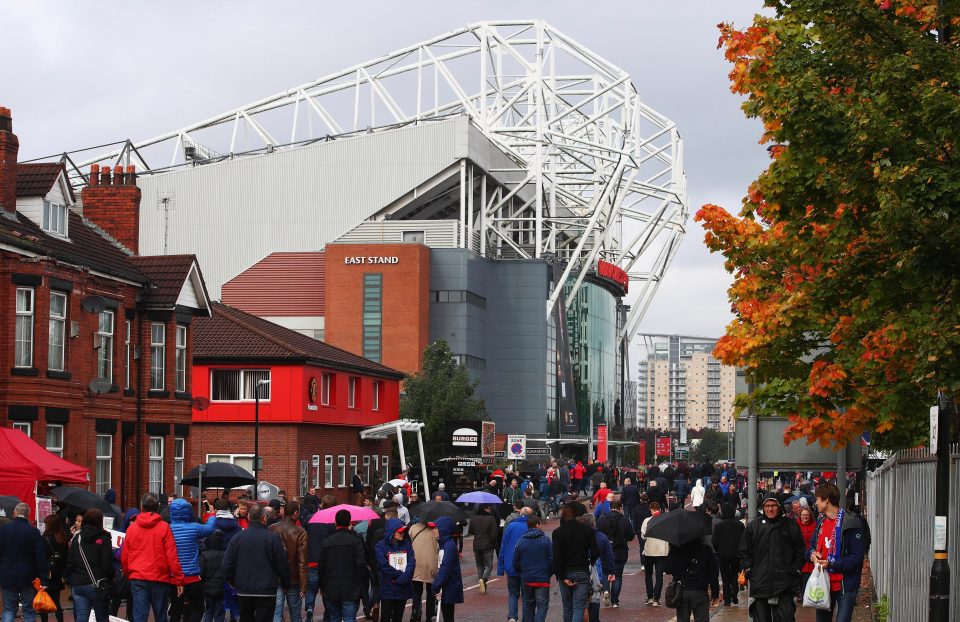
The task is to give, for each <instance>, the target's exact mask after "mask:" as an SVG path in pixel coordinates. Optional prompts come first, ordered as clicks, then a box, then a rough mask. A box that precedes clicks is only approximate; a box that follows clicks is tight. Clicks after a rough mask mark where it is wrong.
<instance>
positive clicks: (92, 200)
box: [81, 164, 140, 255]
mask: <svg viewBox="0 0 960 622" xmlns="http://www.w3.org/2000/svg"><path fill="white" fill-rule="evenodd" d="M81 198H82V201H83V216H84V217H85V218H86V219H87V220H89V221H91V222H93V223H95V224H96V225H97V226H98V227H100V228H101V229H103V230H104V231H106V232H107V233H109V234H110V235H111V236H112V237H113V238H114V239H115V240H117V241H118V242H120V243H121V244H123V245H124V246H125V247H126V248H127V249H129V250H130V251H131V252H132V253H133V254H134V255H136V254H138V253H139V248H140V188H138V187H137V174H136V171H135V169H134V167H133V165H132V164H131V165H128V166H127V167H126V170H125V171H124V168H123V167H122V166H120V165H117V166H116V167H115V168H114V169H113V174H112V175H111V171H110V167H109V166H104V167H102V168H101V167H100V165H98V164H93V165H91V166H90V182H89V184H88V185H87V187H86V188H84V189H83V192H82V193H81Z"/></svg>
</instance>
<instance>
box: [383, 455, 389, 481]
mask: <svg viewBox="0 0 960 622" xmlns="http://www.w3.org/2000/svg"><path fill="white" fill-rule="evenodd" d="M383 481H385V482H389V481H390V456H383Z"/></svg>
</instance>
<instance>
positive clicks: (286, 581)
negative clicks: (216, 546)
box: [223, 504, 290, 622]
mask: <svg viewBox="0 0 960 622" xmlns="http://www.w3.org/2000/svg"><path fill="white" fill-rule="evenodd" d="M247 520H248V521H249V527H247V528H246V529H245V530H244V531H243V532H242V533H240V534H238V535H236V536H234V538H233V539H232V540H231V541H230V546H228V547H227V553H226V555H224V558H223V564H224V577H225V578H226V580H227V581H228V582H229V583H230V584H231V585H232V586H233V587H234V588H235V589H236V591H237V598H238V599H239V600H240V622H268V621H269V620H272V619H273V610H274V608H275V606H276V602H277V586H278V585H279V586H280V587H281V588H282V589H283V590H284V591H287V590H288V589H289V588H290V562H289V560H288V559H287V553H286V551H285V550H284V548H283V542H282V541H281V540H280V536H278V535H277V534H275V533H273V532H271V531H270V530H268V529H267V513H266V509H265V508H264V507H263V506H261V505H259V504H257V505H251V506H250V509H249V510H248V511H247Z"/></svg>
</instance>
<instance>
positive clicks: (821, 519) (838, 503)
mask: <svg viewBox="0 0 960 622" xmlns="http://www.w3.org/2000/svg"><path fill="white" fill-rule="evenodd" d="M402 477H403V474H401V478H402ZM744 483H745V482H744V477H743V475H742V474H741V473H739V472H737V470H736V469H735V468H734V467H733V466H732V465H722V464H719V465H713V464H703V465H686V464H678V465H672V464H671V465H665V466H664V467H660V466H651V467H649V468H646V469H644V468H641V469H623V468H616V467H614V466H611V465H609V464H605V463H593V464H588V465H584V464H583V463H582V462H577V461H571V462H570V463H569V464H558V463H557V462H552V464H549V465H542V466H540V467H539V468H537V469H536V470H534V471H533V472H531V473H527V474H523V475H521V474H520V473H514V472H512V471H510V470H509V469H506V470H502V471H501V470H499V469H498V470H495V471H494V472H493V473H492V474H491V476H490V479H489V480H488V481H487V483H486V485H485V488H486V490H487V491H488V492H491V493H493V494H496V495H497V497H499V498H500V499H502V500H503V502H504V503H503V504H480V505H477V506H476V507H475V508H473V510H474V511H473V512H472V515H471V516H469V518H468V520H465V521H460V522H458V521H455V520H454V519H452V518H451V517H449V516H440V517H439V518H436V519H434V520H421V519H420V514H421V512H420V510H421V509H422V508H424V507H426V506H424V505H423V504H425V503H426V502H428V501H439V502H443V501H450V500H451V495H450V493H449V492H448V491H447V490H446V489H445V486H443V485H442V484H441V485H440V486H438V489H437V490H436V491H435V492H434V494H433V495H432V496H431V499H428V500H425V499H421V498H420V496H419V495H418V493H417V491H416V490H415V488H414V487H413V486H412V485H409V484H408V485H401V486H393V485H390V484H385V485H383V487H382V488H380V489H379V490H376V491H375V493H376V494H374V495H371V496H364V494H362V493H360V494H357V495H356V496H355V497H353V499H352V500H353V501H354V503H355V504H358V505H362V506H364V507H366V508H368V509H369V510H372V511H373V512H372V513H371V514H370V516H376V518H368V519H364V520H355V519H354V518H353V515H352V513H351V511H350V510H349V509H341V510H339V511H337V510H336V508H334V506H336V505H337V504H338V501H337V499H336V498H335V497H333V496H332V495H325V496H318V495H317V494H316V490H315V489H314V488H310V489H309V490H308V492H307V494H306V495H304V496H303V497H302V498H300V499H292V498H291V499H288V498H287V496H286V494H285V493H284V492H283V491H281V493H280V494H279V495H278V497H277V498H276V499H273V500H271V501H270V502H269V503H268V504H261V503H257V502H253V501H252V500H249V499H238V500H231V498H230V496H229V495H224V496H223V497H221V498H219V499H217V500H216V501H215V502H214V503H213V504H212V505H211V504H209V503H207V502H206V501H204V502H203V504H202V505H201V511H200V514H199V516H198V515H197V513H196V512H195V511H194V508H193V506H192V505H191V504H190V503H189V502H187V501H186V500H184V499H173V500H171V501H169V502H167V499H166V498H163V497H159V496H158V495H155V494H153V493H147V494H145V495H143V497H142V498H141V500H140V504H139V508H136V509H130V510H128V511H127V512H125V513H124V515H123V518H122V521H121V524H120V525H118V526H117V530H118V531H123V532H124V536H123V539H122V543H121V544H120V545H119V546H117V547H116V548H114V545H115V544H116V542H115V539H114V538H113V537H112V534H111V533H109V532H108V531H106V530H105V529H104V515H103V513H102V512H101V511H100V510H98V509H90V510H87V511H86V512H83V513H81V514H79V515H78V517H77V520H76V521H72V522H71V523H70V525H69V527H68V521H67V520H66V519H65V517H63V516H61V515H60V514H51V515H49V516H47V517H45V518H44V520H43V524H44V529H43V531H42V532H41V531H40V530H38V529H36V528H34V527H33V525H32V524H31V523H30V522H29V519H30V508H29V507H28V506H27V505H26V504H20V505H18V506H17V507H16V509H15V511H14V517H13V519H12V520H9V521H8V522H7V524H4V525H3V526H0V587H2V589H3V622H13V620H14V616H15V615H16V613H17V611H18V609H19V608H20V607H21V606H22V610H23V618H24V622H34V621H35V613H34V611H33V608H32V603H33V598H34V596H35V589H34V580H35V579H36V580H38V583H39V584H40V585H41V586H42V587H43V589H45V590H46V591H47V593H48V594H49V595H50V597H51V598H52V600H53V601H54V603H56V611H55V612H53V611H52V612H51V613H53V615H54V616H55V617H56V620H57V622H62V621H63V610H62V607H61V605H60V596H61V592H62V591H63V590H64V589H65V588H66V586H69V588H70V593H71V596H70V598H71V599H72V601H73V614H74V619H75V620H76V621H77V622H88V620H89V619H90V617H91V615H93V616H94V617H95V618H96V620H97V622H108V616H110V615H118V614H119V612H120V609H121V607H123V606H124V605H125V607H126V608H125V611H124V614H125V616H126V617H127V618H128V619H130V620H132V621H133V622H146V621H147V620H148V618H149V616H150V614H151V613H152V614H153V618H154V620H155V621H156V622H167V620H172V622H201V620H202V621H203V622H225V620H230V621H231V622H232V621H234V620H240V622H267V621H268V620H273V621H274V622H281V621H282V620H283V618H284V617H287V618H288V619H289V620H290V622H313V621H314V619H315V618H316V619H317V622H320V620H322V621H323V622H340V621H351V622H352V621H353V620H355V619H356V618H357V617H359V616H363V617H364V618H365V619H369V620H375V621H377V622H380V621H383V622H403V621H404V617H405V613H406V610H407V606H408V603H409V602H410V601H412V603H411V606H410V613H409V618H407V620H408V621H409V622H436V620H438V619H442V620H444V622H453V621H454V619H455V609H456V605H457V604H459V603H462V602H463V601H464V584H463V578H462V575H461V569H460V564H461V556H462V549H463V545H464V541H465V540H467V539H468V538H465V537H464V534H467V536H470V538H469V539H470V540H472V549H473V553H474V559H475V560H476V570H477V579H476V580H477V586H476V587H477V588H478V589H479V592H480V593H481V594H486V593H488V588H487V583H488V582H489V581H490V578H491V576H492V575H493V574H494V573H496V574H497V575H500V576H504V575H505V576H506V590H505V592H506V595H507V606H506V614H505V615H506V619H507V620H508V622H518V621H520V620H522V621H523V622H543V621H544V620H546V619H547V613H548V611H549V608H550V594H551V586H552V585H553V581H554V580H555V581H556V583H555V585H556V587H557V589H558V591H559V593H560V600H561V606H562V619H563V622H572V621H574V620H576V621H577V622H579V621H580V620H582V619H584V616H586V617H587V618H588V619H589V620H590V621H591V622H598V621H599V619H600V614H601V610H602V609H603V608H604V607H610V608H619V607H620V596H621V593H622V588H623V576H624V567H625V565H626V564H627V562H628V560H629V559H630V556H631V550H632V549H634V548H635V547H636V551H637V553H636V554H637V555H638V560H639V562H640V564H641V566H642V568H643V575H644V587H645V589H646V605H647V606H648V607H652V608H656V607H660V606H662V605H664V604H670V606H674V607H676V608H677V619H678V620H681V621H688V620H690V619H691V618H692V619H693V620H696V621H697V622H701V621H705V620H707V619H708V613H709V610H710V607H711V605H714V606H719V604H720V603H721V602H722V603H724V604H726V605H731V604H737V603H738V602H739V599H740V598H742V597H743V596H744V594H743V590H748V592H746V594H747V595H748V596H749V599H750V607H749V611H750V615H751V618H752V619H753V620H756V621H761V622H767V621H769V622H773V621H774V620H777V621H789V620H794V619H795V613H796V607H797V600H798V598H799V597H800V595H801V594H802V592H803V586H804V584H805V582H806V580H807V578H808V577H809V576H810V573H812V572H813V569H814V567H815V566H820V567H821V568H823V569H824V570H825V571H826V572H827V574H828V576H829V583H830V600H831V610H830V611H818V612H817V620H818V622H826V621H827V620H834V619H836V620H837V622H849V620H850V619H851V615H852V611H853V607H854V604H855V601H856V595H857V591H858V588H859V582H860V572H861V568H862V564H863V559H864V555H865V554H866V552H867V550H868V549H869V543H870V537H869V529H868V528H867V525H866V521H865V520H864V519H863V518H862V516H860V515H859V514H858V513H857V512H856V509H855V508H854V507H852V506H851V507H847V506H846V504H844V503H843V498H844V497H845V495H843V494H841V492H840V490H839V489H838V488H837V487H836V485H835V484H834V483H832V482H831V481H828V478H826V477H821V478H820V481H815V480H808V479H807V478H805V477H803V476H802V474H790V475H789V476H787V475H784V476H782V478H781V481H779V482H776V483H775V482H771V481H767V482H763V483H762V484H764V486H765V487H766V488H769V489H768V490H764V492H765V495H764V496H763V501H762V512H761V513H760V515H759V516H757V517H756V518H755V519H754V520H751V521H749V522H748V521H746V520H745V519H746V518H747V516H746V509H745V500H744V499H743V497H742V496H741V491H742V490H743V484H744ZM360 489H361V490H362V487H361V488H360ZM795 490H796V491H797V492H796V493H795V492H794V491H795ZM355 492H358V493H359V492H360V490H358V491H355ZM331 508H333V509H332V510H331ZM324 510H331V512H335V516H334V518H333V520H332V521H329V522H312V521H311V520H310V519H311V517H312V516H313V515H314V514H316V513H317V512H323V511H324ZM685 511H692V512H701V513H703V514H705V515H706V516H705V517H704V521H706V522H708V523H709V525H710V526H711V528H710V529H708V530H707V533H703V534H699V535H698V536H697V537H695V538H691V539H688V540H685V541H682V542H678V543H671V542H668V541H667V540H664V539H658V538H656V537H651V536H649V535H648V531H649V530H650V525H651V521H655V520H656V519H657V517H659V516H661V515H662V514H664V513H669V512H685ZM554 519H559V525H558V526H556V527H555V528H554V529H553V530H552V533H551V532H550V531H549V529H546V527H545V524H546V523H547V522H548V521H550V520H554ZM548 533H549V535H548ZM634 541H637V542H638V544H636V545H635V544H632V543H633V542H634ZM665 575H670V576H671V577H672V583H674V584H679V585H682V590H679V593H676V594H672V595H671V594H670V593H669V592H670V591H671V590H669V589H667V590H665V588H664V580H665ZM668 598H670V599H671V600H672V602H669V603H667V602H666V600H667V599H668ZM285 614H286V615H285ZM40 616H41V620H42V621H43V622H47V619H48V614H46V613H43V614H40ZM834 616H835V617H834Z"/></svg>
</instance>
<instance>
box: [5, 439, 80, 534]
mask: <svg viewBox="0 0 960 622" xmlns="http://www.w3.org/2000/svg"><path fill="white" fill-rule="evenodd" d="M37 482H60V483H61V484H78V485H80V486H86V485H88V484H89V483H90V471H89V470H88V469H85V468H83V467H81V466H77V465H76V464H73V463H72V462H69V461H67V460H64V459H63V458H59V457H57V456H55V455H53V454H52V453H50V452H49V451H47V450H46V449H44V448H43V447H40V446H39V445H37V444H36V443H35V442H33V440H32V439H31V438H30V437H28V436H27V435H26V434H24V433H23V432H21V431H20V430H14V429H12V428H0V495H16V496H17V497H20V499H22V500H23V501H24V502H26V503H27V504H28V505H29V506H30V507H31V518H33V512H32V508H33V506H34V504H35V502H34V500H35V497H34V491H35V490H36V486H37Z"/></svg>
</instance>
